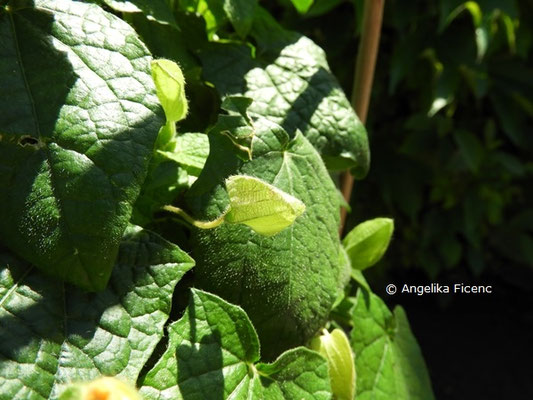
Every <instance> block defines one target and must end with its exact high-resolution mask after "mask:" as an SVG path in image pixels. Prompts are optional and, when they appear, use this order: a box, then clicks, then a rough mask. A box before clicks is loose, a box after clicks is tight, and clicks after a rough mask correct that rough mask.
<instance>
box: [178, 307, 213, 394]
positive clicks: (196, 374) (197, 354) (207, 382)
mask: <svg viewBox="0 0 533 400" xmlns="http://www.w3.org/2000/svg"><path fill="white" fill-rule="evenodd" d="M188 317H189V326H190V340H191V343H192V345H186V344H182V345H180V346H178V348H177V349H176V359H177V369H178V385H179V388H180V392H181V394H182V395H183V399H184V400H193V399H200V398H202V399H209V400H223V399H224V375H223V374H222V367H223V361H222V344H221V337H220V334H219V332H218V331H215V332H213V333H211V334H209V335H203V336H202V337H198V333H197V328H196V309H195V306H194V302H193V301H191V302H190V303H189V308H188Z"/></svg>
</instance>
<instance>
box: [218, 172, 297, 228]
mask: <svg viewBox="0 0 533 400" xmlns="http://www.w3.org/2000/svg"><path fill="white" fill-rule="evenodd" d="M226 189H227V191H228V196H229V204H230V208H229V212H228V213H227V214H226V216H225V217H224V221H226V222H229V223H233V224H245V225H248V226H249V227H250V228H252V229H253V230H254V231H255V232H257V233H260V234H261V235H265V236H272V235H275V234H276V233H279V232H281V231H282V230H283V229H285V228H287V227H288V226H290V225H292V223H293V222H294V220H295V219H296V218H298V217H299V216H300V215H302V214H303V212H304V211H305V204H304V203H302V202H301V201H300V200H298V199H297V198H296V197H294V196H291V195H290V194H287V193H285V192H283V191H282V190H279V189H278V188H277V187H275V186H273V185H270V184H268V183H266V182H264V181H262V180H261V179H257V178H254V177H252V176H244V175H235V176H230V177H229V178H228V179H226Z"/></svg>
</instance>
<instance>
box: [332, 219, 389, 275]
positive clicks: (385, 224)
mask: <svg viewBox="0 0 533 400" xmlns="http://www.w3.org/2000/svg"><path fill="white" fill-rule="evenodd" d="M393 230H394V221H393V220H392V219H390V218H375V219H372V220H369V221H365V222H363V223H361V224H359V225H357V226H356V227H355V228H353V229H352V230H351V231H350V233H348V234H347V235H346V237H345V238H344V240H343V242H342V243H343V245H344V248H345V249H346V252H347V253H348V256H349V257H350V261H351V263H352V268H354V269H359V270H363V269H365V268H368V267H371V266H372V265H374V264H375V263H377V262H378V261H379V260H380V259H381V257H383V254H385V251H386V250H387V247H388V246H389V242H390V240H391V237H392V232H393Z"/></svg>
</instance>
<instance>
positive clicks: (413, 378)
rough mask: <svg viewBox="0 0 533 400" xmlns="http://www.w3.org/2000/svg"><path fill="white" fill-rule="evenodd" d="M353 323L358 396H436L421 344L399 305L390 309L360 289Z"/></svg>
mask: <svg viewBox="0 0 533 400" xmlns="http://www.w3.org/2000/svg"><path fill="white" fill-rule="evenodd" d="M353 326H354V328H353V330H352V334H351V344H352V348H353V350H354V352H355V369H356V371H357V395H356V398H357V399H358V400H367V399H372V400H390V399H395V400H431V399H434V398H435V397H434V395H433V391H432V389H431V383H430V381H429V375H428V373H427V369H426V365H425V363H424V359H423V357H422V354H421V352H420V348H419V347H418V344H417V342H416V339H415V338H414V337H413V334H412V332H411V329H410V328H409V322H408V321H407V317H406V316H405V312H404V310H403V309H402V308H401V307H399V306H397V307H396V308H395V309H394V313H391V312H390V311H389V309H388V308H387V306H386V305H385V303H383V301H382V300H381V299H380V298H379V297H377V296H376V295H375V294H373V293H371V292H368V291H366V290H364V289H359V291H358V292H357V298H356V305H355V308H354V313H353Z"/></svg>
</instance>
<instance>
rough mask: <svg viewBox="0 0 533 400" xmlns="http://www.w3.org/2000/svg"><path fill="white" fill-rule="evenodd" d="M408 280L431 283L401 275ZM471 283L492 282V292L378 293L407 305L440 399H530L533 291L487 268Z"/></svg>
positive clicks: (531, 278)
mask: <svg viewBox="0 0 533 400" xmlns="http://www.w3.org/2000/svg"><path fill="white" fill-rule="evenodd" d="M515 273H518V272H517V271H515ZM523 275H524V279H529V281H533V276H532V275H533V273H532V272H531V271H523ZM528 276H529V278H528ZM400 279H401V280H400ZM404 281H405V282H409V283H411V284H413V285H415V284H416V282H419V283H421V284H428V283H427V279H426V278H424V277H423V276H421V275H418V274H416V275H415V274H411V275H408V276H407V277H405V276H404V277H402V278H399V279H398V280H397V282H398V283H399V282H404ZM439 282H440V283H441V284H449V285H453V283H454V282H453V281H449V282H443V281H439ZM398 283H397V286H398V287H399V285H398ZM466 283H467V282H465V284H466ZM472 284H474V285H482V284H486V285H488V284H492V285H493V293H492V294H451V293H450V294H425V295H423V296H417V295H416V294H396V295H395V296H393V297H392V296H387V295H386V294H385V293H384V291H382V292H379V291H378V293H379V294H380V295H381V296H383V297H384V298H388V300H389V301H388V302H389V305H390V306H392V305H394V304H401V305H402V306H403V307H404V308H405V310H406V312H407V315H408V318H409V322H410V324H411V328H412V330H413V333H414V335H415V337H416V338H417V340H418V342H419V344H420V347H421V349H422V353H423V355H424V358H425V361H426V364H427V366H428V369H429V373H430V376H431V381H432V385H433V389H434V392H435V397H436V399H438V400H463V399H487V400H489V399H490V400H492V399H494V400H497V399H514V400H529V399H532V398H533V380H532V379H531V332H532V331H533V313H532V312H531V304H533V291H532V290H531V289H527V290H524V289H520V288H517V287H516V286H514V285H511V284H509V283H506V282H505V281H502V280H501V279H499V278H498V277H496V276H493V275H492V276H491V275H489V274H485V275H483V276H482V277H481V278H480V279H476V281H475V282H473V283H472Z"/></svg>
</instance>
